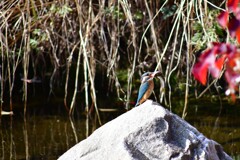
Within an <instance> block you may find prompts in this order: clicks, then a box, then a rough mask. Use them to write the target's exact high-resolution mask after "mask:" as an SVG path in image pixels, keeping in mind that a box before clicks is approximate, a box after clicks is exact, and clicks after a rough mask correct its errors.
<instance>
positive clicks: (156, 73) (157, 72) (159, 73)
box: [151, 71, 162, 77]
mask: <svg viewBox="0 0 240 160" xmlns="http://www.w3.org/2000/svg"><path fill="white" fill-rule="evenodd" d="M161 75H162V73H161V72H160V71H155V72H153V73H152V74H151V77H155V76H161Z"/></svg>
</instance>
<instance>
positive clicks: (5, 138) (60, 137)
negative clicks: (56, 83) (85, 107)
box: [0, 101, 240, 160]
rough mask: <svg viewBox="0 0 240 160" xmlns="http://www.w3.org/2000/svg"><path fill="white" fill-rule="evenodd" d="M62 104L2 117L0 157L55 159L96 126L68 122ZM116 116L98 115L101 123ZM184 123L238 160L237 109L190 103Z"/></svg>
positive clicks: (81, 118) (82, 119)
mask: <svg viewBox="0 0 240 160" xmlns="http://www.w3.org/2000/svg"><path fill="white" fill-rule="evenodd" d="M62 104H63V103H60V104H59V103H57V104H56V105H51V106H48V105H44V106H38V107H34V106H28V107H29V108H30V109H28V110H30V111H29V114H28V115H27V116H26V118H24V116H23V114H21V112H19V111H14V116H12V117H9V116H3V117H2V120H1V126H0V139H1V144H0V158H1V159H3V160H5V159H17V160H21V159H32V160H33V159H44V160H45V159H57V158H58V157H59V156H60V155H62V154H63V153H64V152H65V151H67V150H68V149H69V148H71V147H72V146H73V145H75V144H76V143H78V142H80V141H81V140H83V139H85V138H86V137H87V135H90V134H91V133H92V132H93V131H94V130H95V129H96V128H97V127H98V123H97V118H96V116H92V117H88V119H86V115H85V114H77V115H76V116H75V117H74V118H72V119H69V117H68V115H67V113H66V111H65V109H64V106H63V105H62ZM174 105H177V104H174ZM174 105H173V108H174ZM49 108H51V109H50V110H49ZM173 110H174V109H173ZM179 110H180V109H179ZM173 112H178V111H173ZM119 114H121V113H119V112H100V115H101V117H104V119H102V121H103V122H104V123H106V122H107V121H109V120H111V119H113V118H115V117H117V116H118V115H119ZM186 120H187V121H188V122H189V123H190V124H192V125H193V126H195V127H196V128H197V129H198V130H199V131H200V132H202V133H203V134H204V135H206V136H207V137H208V138H211V139H213V140H215V141H217V142H218V143H220V144H221V145H222V146H223V148H224V150H225V151H226V152H227V153H228V154H229V155H231V156H232V157H233V158H234V159H240V106H237V105H229V104H223V105H220V104H219V103H213V102H204V101H203V102H202V103H201V104H197V105H196V104H194V103H192V104H191V103H190V104H189V106H188V114H187V117H186Z"/></svg>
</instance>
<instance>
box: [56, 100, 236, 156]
mask: <svg viewBox="0 0 240 160" xmlns="http://www.w3.org/2000/svg"><path fill="white" fill-rule="evenodd" d="M108 159H109V160H159V159H160V160H169V159H171V160H175V159H181V160H195V159H196V160H231V159H232V158H231V157H230V156H228V155H227V154H226V153H225V152H224V151H223V149H222V147H221V146H220V145H219V144H218V143H217V142H215V141H213V140H210V139H208V138H206V137H205V136H204V135H202V134H201V133H200V132H199V131H198V130H197V129H196V128H194V127H193V126H191V125H190V124H188V123H187V122H186V121H184V120H183V119H181V118H180V117H178V116H177V115H175V114H173V113H170V112H169V111H168V110H166V109H164V108H163V107H161V106H160V105H159V104H156V103H154V102H152V101H150V100H148V101H146V102H145V103H143V104H142V105H140V106H138V107H136V108H134V109H132V110H130V111H128V112H126V113H125V114H123V115H121V116H119V117H117V118H116V119H114V120H112V121H110V122H108V123H106V124H105V125H103V126H102V127H100V128H99V129H97V130H96V131H94V133H93V134H92V135H91V136H89V137H88V138H87V139H85V140H83V141H81V142H80V143H78V144H76V145H75V146H73V147H72V148H71V149H69V150H68V151H67V152H66V153H64V154H63V155H62V156H61V157H59V160H108Z"/></svg>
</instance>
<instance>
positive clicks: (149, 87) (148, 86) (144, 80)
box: [135, 71, 164, 107]
mask: <svg viewBox="0 0 240 160" xmlns="http://www.w3.org/2000/svg"><path fill="white" fill-rule="evenodd" d="M160 75H161V72H159V71H156V72H146V73H144V74H143V75H142V76H141V86H140V88H139V91H138V99H137V103H136V105H135V107H136V106H138V105H140V104H142V103H143V102H145V101H146V100H147V99H148V98H149V97H150V95H151V94H152V91H153V89H154V82H153V79H154V77H155V76H158V78H159V79H160V83H161V89H160V90H161V91H162V90H163V88H164V80H163V78H162V77H161V76H160Z"/></svg>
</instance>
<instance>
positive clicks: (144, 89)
mask: <svg viewBox="0 0 240 160" xmlns="http://www.w3.org/2000/svg"><path fill="white" fill-rule="evenodd" d="M148 88H149V83H148V82H145V83H143V84H141V86H140V88H139V91H138V99H137V103H136V104H138V102H139V101H140V100H141V99H142V97H143V95H144V94H145V93H146V92H147V90H148Z"/></svg>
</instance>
